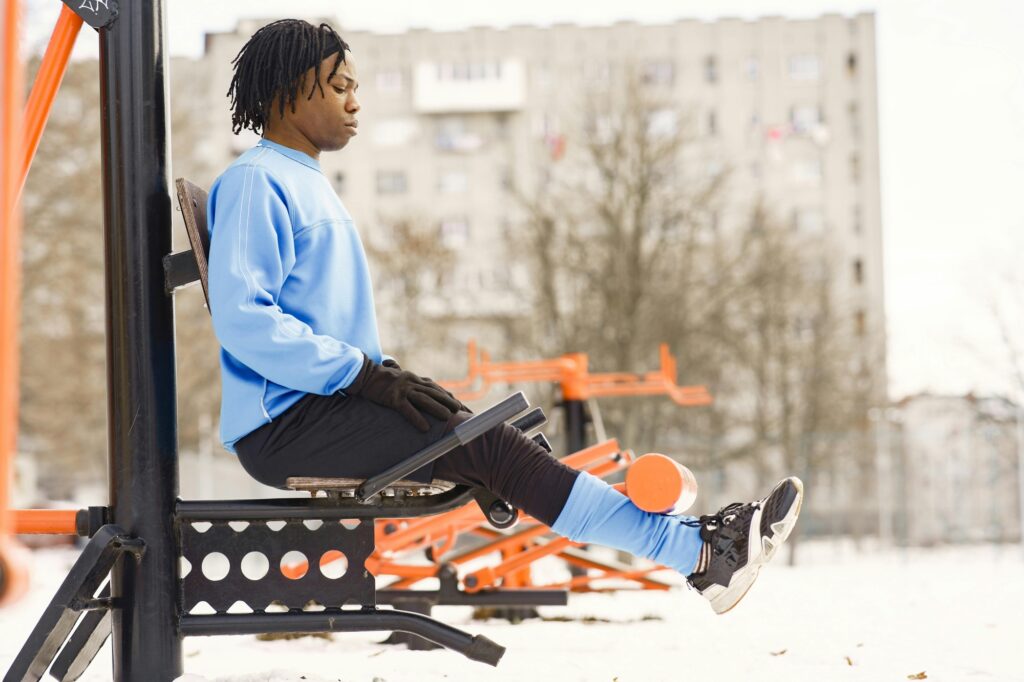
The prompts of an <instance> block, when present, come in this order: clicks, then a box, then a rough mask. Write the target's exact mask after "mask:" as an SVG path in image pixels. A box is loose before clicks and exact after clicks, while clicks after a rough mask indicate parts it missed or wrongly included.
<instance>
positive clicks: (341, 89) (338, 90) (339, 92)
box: [334, 88, 345, 95]
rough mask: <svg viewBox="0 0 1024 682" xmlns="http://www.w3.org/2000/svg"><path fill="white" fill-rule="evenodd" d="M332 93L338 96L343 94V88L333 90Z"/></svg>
mask: <svg viewBox="0 0 1024 682" xmlns="http://www.w3.org/2000/svg"><path fill="white" fill-rule="evenodd" d="M334 91H335V92H336V93H338V94H339V95H341V94H344V92H345V88H334Z"/></svg>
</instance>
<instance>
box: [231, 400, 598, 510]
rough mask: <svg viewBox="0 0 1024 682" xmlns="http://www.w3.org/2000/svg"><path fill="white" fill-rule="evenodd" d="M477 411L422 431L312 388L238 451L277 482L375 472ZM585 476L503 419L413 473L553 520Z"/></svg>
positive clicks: (251, 468) (255, 473)
mask: <svg viewBox="0 0 1024 682" xmlns="http://www.w3.org/2000/svg"><path fill="white" fill-rule="evenodd" d="M470 416H471V415H470V414H469V413H468V412H459V413H458V414H456V415H453V416H452V417H451V418H450V419H449V420H448V421H447V422H443V421H440V420H437V419H434V418H433V417H430V416H429V415H428V416H427V419H428V421H430V423H431V428H430V431H428V432H427V433H422V432H420V431H419V430H417V429H416V428H415V427H414V426H412V425H411V424H409V423H408V422H407V421H405V419H404V418H403V417H402V416H401V415H400V414H398V413H397V412H395V411H394V410H391V409H389V408H386V407H383V406H381V405H377V404H376V403H373V402H370V401H369V400H366V399H365V398H363V397H361V396H344V395H341V394H335V395H326V396H325V395H316V394H312V393H311V394H308V395H306V396H305V397H303V398H302V399H301V400H299V401H298V402H297V403H295V404H294V405H292V406H291V407H290V408H289V409H288V410H286V411H285V412H284V414H281V415H280V416H278V417H277V418H275V419H274V420H273V421H271V422H270V423H269V424H264V425H263V426H261V427H259V428H258V429H256V430H255V431H253V432H252V433H250V434H248V435H247V436H245V437H244V438H242V439H241V440H239V441H237V442H236V443H235V450H236V451H237V453H238V459H239V461H240V462H241V464H242V466H243V467H244V468H245V470H246V471H247V472H248V473H249V475H250V476H252V477H253V478H255V479H256V480H258V481H260V482H261V483H264V484H265V485H270V486H274V487H277V488H283V487H285V479H287V478H288V477H289V476H312V477H322V478H328V477H336V478H368V477H370V476H373V475H374V474H378V473H380V472H381V471H384V470H385V469H387V468H388V467H390V466H392V465H394V464H397V463H398V462H400V461H402V460H404V459H406V458H407V457H409V456H410V455H412V454H413V453H415V452H416V451H418V450H420V449H422V448H424V447H426V446H427V445H429V444H430V443H433V442H435V441H437V440H439V439H440V438H441V437H442V436H443V435H444V434H446V433H448V432H450V431H451V430H452V429H454V428H455V427H456V426H457V425H458V424H460V423H462V422H463V421H465V420H466V419H468V418H469V417H470ZM578 475H579V472H577V471H576V470H574V469H572V468H570V467H567V466H565V465H564V464H562V463H561V462H559V461H558V460H556V459H555V458H554V457H552V456H551V455H550V454H548V453H547V451H546V450H544V448H542V447H540V446H539V445H537V444H536V443H535V442H533V440H531V439H530V438H529V437H527V436H526V435H525V434H523V433H522V432H521V431H519V430H518V429H516V428H515V427H512V426H509V425H508V424H501V425H499V426H497V427H496V428H494V429H491V430H490V431H488V432H487V433H485V434H483V435H482V436H480V437H479V438H476V439H475V440H473V441H471V442H470V443H469V444H468V445H460V446H459V447H457V448H455V449H454V450H452V451H451V452H449V453H448V454H447V455H445V456H443V457H441V458H439V459H437V460H435V461H434V463H433V464H430V465H427V466H425V467H423V468H422V469H419V470H417V471H416V472H414V473H413V474H411V475H410V476H409V477H408V478H410V479H412V480H417V481H429V480H431V479H434V478H437V479H441V480H445V481H452V482H453V483H460V484H463V485H472V486H479V487H482V488H486V489H487V490H489V491H491V492H492V493H494V494H495V495H497V496H499V497H501V498H502V499H504V500H506V501H508V502H509V503H511V504H512V505H513V506H514V507H516V508H518V509H521V510H523V511H524V512H526V513H528V514H530V515H531V516H533V517H534V518H536V519H537V520H539V521H541V522H542V523H545V524H547V525H549V526H550V525H552V524H553V523H554V522H555V519H557V518H558V515H559V514H560V513H561V511H562V507H563V506H564V505H565V501H566V499H568V497H569V492H570V491H571V490H572V486H573V483H575V481H576V477H577V476H578Z"/></svg>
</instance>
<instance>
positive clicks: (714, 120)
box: [708, 109, 718, 137]
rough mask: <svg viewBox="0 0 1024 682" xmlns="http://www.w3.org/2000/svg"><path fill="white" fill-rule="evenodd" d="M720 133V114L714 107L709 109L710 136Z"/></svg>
mask: <svg viewBox="0 0 1024 682" xmlns="http://www.w3.org/2000/svg"><path fill="white" fill-rule="evenodd" d="M717 134H718V114H717V113H715V110H714V109H711V110H710V111H708V136H709V137H714V136H715V135H717Z"/></svg>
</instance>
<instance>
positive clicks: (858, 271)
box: [853, 258, 864, 284]
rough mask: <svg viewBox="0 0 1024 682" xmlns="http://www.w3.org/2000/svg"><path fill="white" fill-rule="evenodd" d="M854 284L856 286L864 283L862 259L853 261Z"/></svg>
mask: <svg viewBox="0 0 1024 682" xmlns="http://www.w3.org/2000/svg"><path fill="white" fill-rule="evenodd" d="M853 282H854V284H863V283H864V261H862V260H861V259H860V258H858V259H856V260H855V261H853Z"/></svg>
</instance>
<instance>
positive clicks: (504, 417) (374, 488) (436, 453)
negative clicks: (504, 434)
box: [356, 391, 530, 500]
mask: <svg viewBox="0 0 1024 682" xmlns="http://www.w3.org/2000/svg"><path fill="white" fill-rule="evenodd" d="M529 406H530V403H529V401H527V400H526V396H525V395H523V393H522V391H520V392H518V393H514V394H512V395H510V396H509V397H507V398H505V399H504V400H502V401H501V402H500V403H498V404H497V405H494V406H493V407H489V408H488V409H486V410H484V411H483V412H481V413H480V414H477V415H473V416H472V417H470V418H469V419H467V420H466V421H464V422H462V423H461V424H459V425H458V426H456V427H455V430H454V431H453V432H452V433H449V434H448V435H446V436H444V437H443V438H441V440H439V441H437V442H435V443H431V444H430V445H428V446H427V447H425V448H423V449H422V450H420V451H419V452H417V453H416V454H415V455H413V456H412V457H410V458H408V459H406V460H405V461H404V462H399V463H398V464H396V465H395V466H393V467H391V468H390V469H388V470H387V471H384V472H383V473H380V474H377V475H376V476H374V477H373V478H368V479H366V480H365V481H364V482H363V484H362V485H361V486H359V488H357V489H356V498H357V499H360V500H365V499H367V498H369V497H372V496H374V495H376V494H377V493H379V492H380V491H381V490H383V489H384V488H387V487H388V486H389V485H391V484H392V483H394V482H395V481H399V480H401V479H403V478H405V477H406V476H408V475H409V474H411V473H412V472H414V471H416V470H417V469H419V468H420V467H423V466H426V465H427V464H430V463H431V462H433V461H434V460H435V459H437V458H439V457H441V456H442V455H445V454H447V453H449V452H451V451H452V450H454V449H455V448H456V447H458V446H459V445H465V444H466V443H468V442H470V441H471V440H473V439H474V438H477V437H479V436H482V435H483V434H485V433H487V432H488V431H490V430H491V429H493V428H494V427H495V426H497V425H498V424H501V423H503V422H506V421H508V420H509V419H512V418H513V417H515V416H516V415H517V414H519V413H520V412H522V411H523V410H525V409H526V408H528V407H529Z"/></svg>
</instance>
